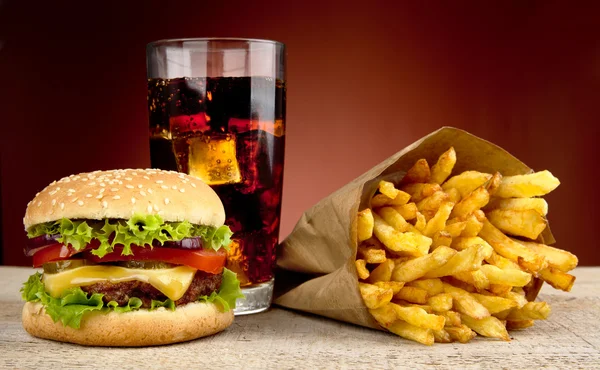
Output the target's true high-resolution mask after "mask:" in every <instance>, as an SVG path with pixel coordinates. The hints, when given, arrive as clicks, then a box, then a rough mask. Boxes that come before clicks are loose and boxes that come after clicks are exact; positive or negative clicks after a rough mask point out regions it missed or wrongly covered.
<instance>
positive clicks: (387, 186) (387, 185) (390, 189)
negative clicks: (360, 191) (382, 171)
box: [379, 180, 410, 204]
mask: <svg viewBox="0 0 600 370" xmlns="http://www.w3.org/2000/svg"><path fill="white" fill-rule="evenodd" d="M379 192H380V193H381V194H383V195H385V196H387V197H388V198H390V199H395V198H396V196H397V195H398V193H399V192H400V190H398V189H396V187H395V186H394V184H392V183H391V182H389V181H383V180H381V181H379ZM407 195H408V194H407ZM408 197H410V195H408ZM406 201H407V202H408V198H407V199H406ZM404 204H406V202H404Z"/></svg>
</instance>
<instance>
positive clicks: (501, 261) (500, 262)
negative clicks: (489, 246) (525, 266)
mask: <svg viewBox="0 0 600 370" xmlns="http://www.w3.org/2000/svg"><path fill="white" fill-rule="evenodd" d="M485 260H486V262H487V263H489V264H490V265H494V266H497V267H499V268H501V269H503V270H507V269H516V270H521V267H519V265H518V264H517V263H514V262H513V261H511V260H509V259H508V258H505V257H502V256H501V255H499V254H498V253H496V252H493V253H492V254H491V255H490V256H489V257H488V258H486V259H485Z"/></svg>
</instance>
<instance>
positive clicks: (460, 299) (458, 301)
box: [444, 283, 490, 319]
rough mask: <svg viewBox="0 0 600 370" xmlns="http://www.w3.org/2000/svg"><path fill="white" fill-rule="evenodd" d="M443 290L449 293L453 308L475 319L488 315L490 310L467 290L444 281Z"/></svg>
mask: <svg viewBox="0 0 600 370" xmlns="http://www.w3.org/2000/svg"><path fill="white" fill-rule="evenodd" d="M444 291H445V292H446V293H450V295H451V296H452V300H453V302H454V306H453V307H454V310H456V311H457V312H459V313H462V314H464V315H468V316H470V317H473V318H476V319H483V318H484V317H488V316H490V312H489V311H488V310H487V308H485V307H484V306H483V305H482V304H481V303H479V302H478V301H477V300H476V299H475V298H474V297H473V296H472V295H471V294H470V293H469V292H467V291H465V290H462V289H460V288H457V287H454V286H452V285H450V284H447V283H444Z"/></svg>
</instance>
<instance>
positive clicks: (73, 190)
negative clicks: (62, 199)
mask: <svg viewBox="0 0 600 370" xmlns="http://www.w3.org/2000/svg"><path fill="white" fill-rule="evenodd" d="M67 191H69V192H71V193H74V192H75V189H69V190H67Z"/></svg>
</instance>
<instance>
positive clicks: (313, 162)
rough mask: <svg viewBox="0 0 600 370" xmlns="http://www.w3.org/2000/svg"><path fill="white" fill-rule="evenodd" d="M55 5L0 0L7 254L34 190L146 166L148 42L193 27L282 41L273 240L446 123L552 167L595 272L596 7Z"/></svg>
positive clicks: (558, 207) (195, 33) (555, 200)
mask: <svg viewBox="0 0 600 370" xmlns="http://www.w3.org/2000/svg"><path fill="white" fill-rule="evenodd" d="M54 3H55V2H49V1H48V2H42V1H38V2H25V1H20V2H19V1H14V0H13V1H10V0H9V1H4V2H2V3H1V4H0V47H1V48H0V63H1V65H0V77H1V81H2V89H1V90H0V94H1V96H0V102H1V105H0V107H1V109H2V114H1V116H0V117H1V120H0V122H1V124H2V134H1V135H0V140H1V151H0V156H1V179H2V181H1V191H2V240H3V244H4V255H3V257H4V263H5V264H13V265H14V264H28V263H29V261H28V260H27V259H25V258H24V257H23V256H22V254H21V248H22V237H23V226H22V215H23V213H24V209H25V205H26V204H27V202H28V201H29V200H30V199H31V198H32V197H33V196H34V194H35V193H36V192H37V191H39V190H40V189H41V188H43V187H44V186H45V185H46V184H47V183H49V182H51V181H52V180H54V179H57V178H59V177H61V176H64V175H68V174H71V173H74V172H81V171H88V170H94V169H109V168H115V167H143V166H147V165H148V164H149V160H148V155H149V153H148V143H147V124H146V98H145V95H146V87H145V78H146V77H145V44H146V43H147V42H149V41H152V40H155V39H161V38H169V37H200V36H238V37H255V38H271V39H276V40H280V41H283V42H285V43H286V44H287V45H288V48H289V52H288V110H287V112H288V125H289V126H288V130H287V133H288V139H287V159H286V172H285V189H284V200H283V201H284V204H283V220H282V222H283V225H282V233H281V235H282V236H285V235H287V234H288V233H289V232H290V231H291V229H292V228H293V225H294V224H295V222H296V220H297V219H298V218H299V217H300V215H301V213H302V211H303V210H304V209H306V208H308V207H310V206H311V205H312V204H314V203H315V202H316V201H318V200H319V199H320V198H322V197H323V196H325V195H327V194H329V193H330V192H332V191H333V190H335V189H337V188H338V187H340V186H341V185H343V184H344V183H346V182H348V181H349V180H351V179H352V178H354V177H356V176H357V175H359V174H360V173H362V172H363V171H364V170H366V169H367V168H369V167H371V166H373V165H374V164H376V163H378V162H379V161H381V160H382V159H384V158H385V157H387V156H389V155H391V154H393V153H394V152H396V151H397V150H399V149H401V148H402V147H404V146H406V145H407V144H409V143H411V142H412V141H414V140H415V139H417V138H419V137H421V136H422V135H425V134H427V133H428V132H430V131H433V130H435V129H437V128H438V127H440V126H443V125H453V126H457V127H461V128H464V129H467V130H469V131H471V132H473V133H474V134H477V135H480V136H482V137H484V138H486V139H489V140H492V141H494V142H496V143H497V144H499V145H501V146H503V147H504V148H506V149H507V150H509V151H510V152H512V153H513V154H515V155H516V156H517V157H519V158H521V159H522V160H523V161H525V162H526V163H527V164H529V165H530V166H532V167H533V168H535V169H538V170H541V169H546V168H547V169H549V170H551V171H552V172H553V173H554V174H555V175H557V176H558V177H559V178H560V179H561V181H562V185H561V186H560V187H559V188H558V189H557V190H556V191H555V192H554V193H553V194H551V195H550V196H548V198H547V199H548V200H549V202H550V220H551V222H552V226H553V231H554V234H555V236H556V237H557V239H558V240H559V246H561V247H563V248H565V249H569V250H572V251H575V252H576V253H577V254H578V255H579V257H580V261H581V264H583V265H593V264H595V265H598V264H600V253H598V252H597V241H596V238H595V237H594V232H595V230H596V227H597V225H598V223H599V217H598V212H597V211H596V208H597V207H598V205H599V202H598V200H599V195H598V194H599V191H598V190H597V189H598V185H597V183H598V180H599V176H598V174H597V170H596V168H595V167H596V161H597V160H598V157H599V156H598V154H599V150H598V144H597V139H598V138H599V135H598V134H599V129H598V116H599V113H600V108H599V105H600V36H599V32H598V14H599V10H600V9H599V8H600V7H599V6H597V5H593V6H586V5H585V4H584V3H583V2H577V3H576V4H575V3H573V4H572V5H571V6H569V4H568V3H567V2H563V1H554V2H553V1H539V2H538V1H527V2H523V1H502V2H466V1H461V2H451V1H448V2H438V3H437V5H436V3H433V2H427V4H428V5H427V6H425V5H406V4H398V5H394V6H393V7H390V6H383V5H377V4H383V3H384V2H383V1H381V2H378V1H374V2H370V3H367V4H365V3H364V2H363V3H360V5H358V4H357V5H351V2H347V1H345V2H325V1H318V2H311V1H303V2H286V1H279V2H265V1H244V2H235V1H227V2H216V1H215V2H213V3H208V2H194V1H188V2H168V3H167V2H158V1H145V2H133V1H131V2H129V1H119V2H114V3H113V4H111V3H110V2H99V3H94V4H95V5H94V6H93V7H91V6H90V7H88V6H89V5H85V4H87V2H75V1H63V2H61V4H54ZM219 3H222V4H219ZM590 3H591V2H590ZM90 4H91V3H90ZM100 4H103V5H100Z"/></svg>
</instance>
